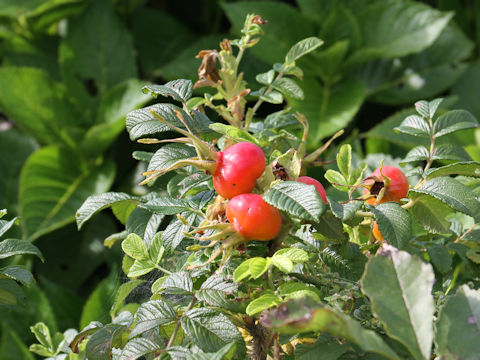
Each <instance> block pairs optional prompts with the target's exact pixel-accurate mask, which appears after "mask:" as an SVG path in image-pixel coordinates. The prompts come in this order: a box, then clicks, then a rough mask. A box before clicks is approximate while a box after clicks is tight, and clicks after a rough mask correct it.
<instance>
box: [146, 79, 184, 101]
mask: <svg viewBox="0 0 480 360" xmlns="http://www.w3.org/2000/svg"><path fill="white" fill-rule="evenodd" d="M142 90H143V92H144V93H145V94H150V95H152V96H153V97H155V98H156V97H157V96H158V95H162V96H165V97H168V96H170V97H171V98H173V100H176V101H180V102H183V103H185V102H187V101H188V99H190V97H191V96H192V91H193V84H192V81H191V80H185V79H179V80H173V81H169V82H168V83H166V84H164V85H146V86H144V87H143V88H142Z"/></svg>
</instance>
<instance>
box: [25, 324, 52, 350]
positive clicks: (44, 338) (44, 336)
mask: <svg viewBox="0 0 480 360" xmlns="http://www.w3.org/2000/svg"><path fill="white" fill-rule="evenodd" d="M30 331H31V332H32V333H33V335H35V338H36V339H37V340H38V342H39V343H40V344H41V345H43V346H45V347H46V348H48V349H52V348H53V343H52V336H51V335H50V330H49V329H48V326H47V325H45V324H44V323H43V322H39V323H37V324H35V325H34V326H30Z"/></svg>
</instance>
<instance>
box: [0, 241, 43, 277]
mask: <svg viewBox="0 0 480 360" xmlns="http://www.w3.org/2000/svg"><path fill="white" fill-rule="evenodd" d="M0 244H1V243H0ZM0 246H1V245H0ZM0 275H2V276H5V277H7V278H9V279H12V280H15V281H19V282H21V283H22V284H23V285H31V284H32V283H33V282H35V279H34V278H33V275H32V273H31V272H30V271H28V270H27V269H25V268H24V267H23V266H19V265H11V266H7V267H4V268H1V269H0Z"/></svg>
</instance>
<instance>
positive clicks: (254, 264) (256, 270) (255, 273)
mask: <svg viewBox="0 0 480 360" xmlns="http://www.w3.org/2000/svg"><path fill="white" fill-rule="evenodd" d="M269 266H270V261H267V259H265V258H261V257H255V258H253V259H252V261H251V262H250V276H251V277H252V278H253V279H258V278H259V277H260V276H262V275H263V274H264V273H265V272H266V271H267V270H268V267H269Z"/></svg>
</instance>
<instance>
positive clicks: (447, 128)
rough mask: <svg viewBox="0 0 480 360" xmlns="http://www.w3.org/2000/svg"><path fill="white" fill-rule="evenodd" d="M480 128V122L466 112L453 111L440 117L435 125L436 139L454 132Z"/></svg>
mask: <svg viewBox="0 0 480 360" xmlns="http://www.w3.org/2000/svg"><path fill="white" fill-rule="evenodd" d="M476 127H478V121H477V119H475V117H474V116H473V115H472V114H471V113H470V112H468V111H466V110H451V111H449V112H447V113H445V114H443V115H442V116H440V117H439V118H438V119H437V120H436V121H435V123H434V124H433V133H434V136H435V137H436V138H438V137H440V136H443V135H446V134H450V133H452V132H455V131H458V130H463V129H471V128H476Z"/></svg>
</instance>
